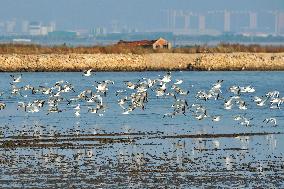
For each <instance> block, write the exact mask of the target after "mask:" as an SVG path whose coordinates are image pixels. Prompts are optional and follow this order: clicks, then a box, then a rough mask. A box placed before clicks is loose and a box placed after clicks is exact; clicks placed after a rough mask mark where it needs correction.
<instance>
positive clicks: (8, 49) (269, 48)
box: [0, 43, 284, 54]
mask: <svg viewBox="0 0 284 189" xmlns="http://www.w3.org/2000/svg"><path fill="white" fill-rule="evenodd" d="M233 52H248V53H280V52H284V45H279V46H275V45H258V44H252V45H243V44H238V43H236V44H229V43H220V44H218V45H216V46H207V45H194V46H187V47H177V48H173V49H170V50H168V49H158V50H153V49H151V48H143V47H130V46H125V45H109V46H76V47H71V46H66V45H58V46H42V45H36V44H11V43H9V44H0V54H72V53H75V54H99V53H101V54H129V53H131V54H150V53H186V54H194V53H233Z"/></svg>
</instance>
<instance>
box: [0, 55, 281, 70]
mask: <svg viewBox="0 0 284 189" xmlns="http://www.w3.org/2000/svg"><path fill="white" fill-rule="evenodd" d="M90 68H92V69H93V70H94V71H154V70H216V71H217V70H284V53H195V54H185V53H147V54H132V53H130V54H101V53H98V54H74V53H71V54H0V71H2V72H18V71H29V72H39V71H44V72H54V71H82V70H87V69H90Z"/></svg>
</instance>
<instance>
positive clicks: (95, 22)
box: [0, 0, 284, 29]
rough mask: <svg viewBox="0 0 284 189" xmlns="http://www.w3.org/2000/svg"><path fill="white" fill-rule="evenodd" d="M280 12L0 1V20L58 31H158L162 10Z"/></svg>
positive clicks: (272, 6)
mask: <svg viewBox="0 0 284 189" xmlns="http://www.w3.org/2000/svg"><path fill="white" fill-rule="evenodd" d="M170 8H171V9H184V10H192V11H207V10H224V9H228V10H256V11H262V10H284V0H0V21H3V20H8V19H16V20H17V21H21V20H29V21H43V22H49V21H55V22H56V23H57V28H58V29H80V28H86V29H89V28H92V27H94V26H107V27H109V26H110V24H111V23H113V22H114V21H117V22H118V23H119V24H121V25H127V26H132V27H136V28H139V29H151V28H161V27H162V26H163V25H164V24H165V23H166V18H164V17H163V15H165V13H163V12H162V11H161V10H163V9H170Z"/></svg>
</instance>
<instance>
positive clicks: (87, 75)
mask: <svg viewBox="0 0 284 189" xmlns="http://www.w3.org/2000/svg"><path fill="white" fill-rule="evenodd" d="M83 75H84V76H86V77H89V76H91V75H92V69H89V70H86V71H84V73H83Z"/></svg>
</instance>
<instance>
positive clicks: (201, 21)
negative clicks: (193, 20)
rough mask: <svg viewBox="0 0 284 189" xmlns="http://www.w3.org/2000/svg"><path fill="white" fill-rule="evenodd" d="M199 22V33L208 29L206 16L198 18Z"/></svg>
mask: <svg viewBox="0 0 284 189" xmlns="http://www.w3.org/2000/svg"><path fill="white" fill-rule="evenodd" d="M198 22H199V25H198V28H199V31H204V30H205V29H206V26H205V16H204V15H199V16H198Z"/></svg>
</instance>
